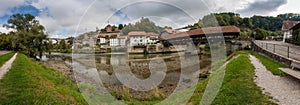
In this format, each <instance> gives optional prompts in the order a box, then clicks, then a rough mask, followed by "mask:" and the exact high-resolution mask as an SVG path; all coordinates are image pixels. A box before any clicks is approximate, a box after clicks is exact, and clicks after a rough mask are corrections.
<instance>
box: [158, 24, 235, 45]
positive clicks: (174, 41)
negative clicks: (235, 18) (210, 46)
mask: <svg viewBox="0 0 300 105" xmlns="http://www.w3.org/2000/svg"><path fill="white" fill-rule="evenodd" d="M239 35H240V29H239V28H238V27H235V26H220V27H208V28H199V29H195V30H190V31H187V32H180V33H175V34H171V35H168V36H167V37H165V38H163V39H162V41H163V44H164V45H165V46H171V45H186V44H188V43H191V42H192V43H193V44H195V45H198V44H199V43H207V42H208V40H209V41H213V42H218V41H222V40H225V41H230V40H232V39H234V38H236V37H238V36H239Z"/></svg>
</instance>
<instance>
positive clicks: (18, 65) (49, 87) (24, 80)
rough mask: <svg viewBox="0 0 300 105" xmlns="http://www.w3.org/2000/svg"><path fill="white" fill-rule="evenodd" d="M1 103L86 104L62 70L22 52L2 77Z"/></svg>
mask: <svg viewBox="0 0 300 105" xmlns="http://www.w3.org/2000/svg"><path fill="white" fill-rule="evenodd" d="M0 100H1V101H0V104H2V105H4V104H14V105H21V104H22V105H23V104H26V105H36V104H38V105H40V104H86V103H85V101H84V99H83V97H82V96H81V94H80V93H79V92H78V88H77V86H76V85H75V84H74V83H72V82H71V81H70V80H69V79H67V78H66V77H65V76H64V75H63V74H62V73H61V72H59V71H56V70H53V69H50V68H47V67H46V66H44V65H42V64H41V63H38V62H35V61H33V60H32V59H30V58H28V57H26V56H25V55H23V54H19V55H18V56H17V59H16V60H15V62H14V63H13V66H12V68H11V70H10V71H9V72H8V73H7V74H6V75H5V77H4V78H3V79H2V80H0Z"/></svg>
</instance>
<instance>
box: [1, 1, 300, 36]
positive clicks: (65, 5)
mask: <svg viewBox="0 0 300 105" xmlns="http://www.w3.org/2000/svg"><path fill="white" fill-rule="evenodd" d="M299 4H300V1H299V0H184V1H183V0H0V26H1V27H0V32H3V33H7V32H9V31H12V29H7V28H4V27H2V26H3V24H7V20H8V19H9V17H10V16H11V15H12V14H15V13H21V14H25V13H29V14H32V15H33V16H35V17H36V19H37V20H39V21H40V24H42V25H43V26H45V28H46V32H47V33H48V35H49V37H54V38H66V37H70V36H77V35H79V34H81V33H84V32H88V31H95V30H96V27H98V28H103V27H105V26H106V25H107V24H116V25H117V24H128V23H134V22H136V21H138V20H139V19H141V18H142V17H147V18H150V20H151V21H154V22H155V23H156V24H157V25H159V26H171V27H173V28H179V27H183V26H186V25H188V24H193V23H195V22H197V21H198V19H200V18H202V17H203V16H205V15H207V14H209V13H219V12H235V13H239V14H240V15H241V16H242V17H250V16H253V15H262V16H276V15H278V14H283V13H300V8H299V7H298V6H299Z"/></svg>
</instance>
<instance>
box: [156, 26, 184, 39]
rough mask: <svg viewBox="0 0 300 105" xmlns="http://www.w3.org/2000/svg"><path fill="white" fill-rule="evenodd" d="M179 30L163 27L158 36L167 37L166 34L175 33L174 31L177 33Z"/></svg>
mask: <svg viewBox="0 0 300 105" xmlns="http://www.w3.org/2000/svg"><path fill="white" fill-rule="evenodd" d="M179 32H180V31H178V30H173V29H169V28H165V29H164V30H163V32H162V33H161V34H160V37H161V38H165V37H167V36H168V35H171V34H175V33H179Z"/></svg>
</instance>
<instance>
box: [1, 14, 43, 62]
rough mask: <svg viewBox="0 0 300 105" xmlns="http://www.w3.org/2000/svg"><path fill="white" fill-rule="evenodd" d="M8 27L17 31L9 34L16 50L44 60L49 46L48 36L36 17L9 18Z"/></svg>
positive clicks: (17, 15) (15, 16)
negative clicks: (43, 55)
mask: <svg viewBox="0 0 300 105" xmlns="http://www.w3.org/2000/svg"><path fill="white" fill-rule="evenodd" d="M6 26H8V27H9V28H13V29H15V30H16V32H12V33H10V34H9V37H10V38H9V41H10V42H11V46H12V47H13V49H14V50H16V51H20V50H22V51H25V52H27V54H28V55H29V56H30V57H34V58H36V57H37V56H38V57H39V58H42V54H43V52H45V50H46V48H47V47H46V46H47V44H48V42H47V35H46V34H45V32H44V31H45V28H44V27H43V26H42V25H40V24H39V21H38V20H36V19H35V17H34V16H32V15H30V14H14V15H12V16H11V17H10V18H9V20H8V24H7V25H6Z"/></svg>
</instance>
